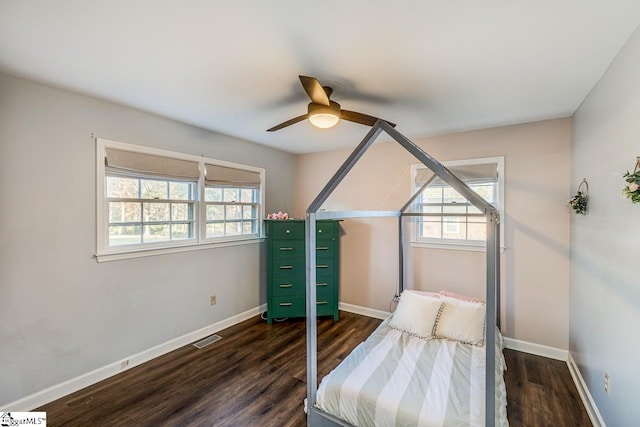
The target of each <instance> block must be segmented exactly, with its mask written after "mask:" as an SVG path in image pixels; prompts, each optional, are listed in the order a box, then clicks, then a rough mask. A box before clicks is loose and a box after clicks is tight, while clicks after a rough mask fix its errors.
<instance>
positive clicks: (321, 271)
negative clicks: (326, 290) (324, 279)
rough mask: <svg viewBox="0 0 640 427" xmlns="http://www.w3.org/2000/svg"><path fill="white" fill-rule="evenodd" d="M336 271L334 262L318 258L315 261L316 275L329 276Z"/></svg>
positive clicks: (329, 259) (333, 260)
mask: <svg viewBox="0 0 640 427" xmlns="http://www.w3.org/2000/svg"><path fill="white" fill-rule="evenodd" d="M335 271H336V261H335V259H331V258H318V259H317V260H316V275H317V276H331V275H332V274H334V273H335Z"/></svg>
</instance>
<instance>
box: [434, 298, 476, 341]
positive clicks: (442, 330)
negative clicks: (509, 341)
mask: <svg viewBox="0 0 640 427" xmlns="http://www.w3.org/2000/svg"><path fill="white" fill-rule="evenodd" d="M440 299H441V300H442V301H443V302H444V308H443V309H442V312H441V313H440V316H439V318H438V321H437V323H436V327H435V335H436V337H437V338H445V339H449V340H454V341H460V342H462V343H465V344H473V345H478V346H482V345H484V324H485V305H484V303H478V302H470V301H463V300H459V299H456V298H450V297H447V296H444V295H441V296H440Z"/></svg>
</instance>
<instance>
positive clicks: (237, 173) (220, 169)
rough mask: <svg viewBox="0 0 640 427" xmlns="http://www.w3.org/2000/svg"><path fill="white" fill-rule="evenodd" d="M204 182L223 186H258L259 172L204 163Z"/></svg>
mask: <svg viewBox="0 0 640 427" xmlns="http://www.w3.org/2000/svg"><path fill="white" fill-rule="evenodd" d="M205 171H206V176H205V184H206V185H216V186H224V187H260V173H259V172H253V171H248V170H244V169H236V168H230V167H226V166H220V165H209V164H207V165H205Z"/></svg>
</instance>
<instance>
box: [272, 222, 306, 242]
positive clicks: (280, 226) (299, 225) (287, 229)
mask: <svg viewBox="0 0 640 427" xmlns="http://www.w3.org/2000/svg"><path fill="white" fill-rule="evenodd" d="M269 228H270V229H269V235H268V236H267V237H268V238H269V239H274V240H297V239H302V240H304V222H301V221H288V220H281V221H272V222H270V224H269ZM302 244H303V246H304V242H303V243H302Z"/></svg>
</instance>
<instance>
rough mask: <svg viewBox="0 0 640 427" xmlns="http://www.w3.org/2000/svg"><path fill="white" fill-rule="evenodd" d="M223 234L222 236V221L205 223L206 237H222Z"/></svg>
mask: <svg viewBox="0 0 640 427" xmlns="http://www.w3.org/2000/svg"><path fill="white" fill-rule="evenodd" d="M223 236H224V224H223V223H215V224H207V237H223Z"/></svg>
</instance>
